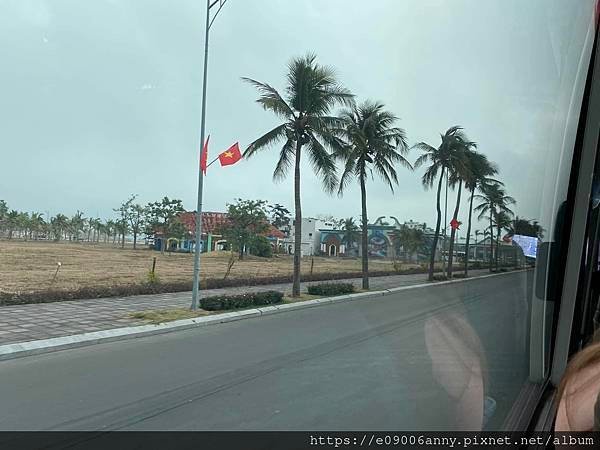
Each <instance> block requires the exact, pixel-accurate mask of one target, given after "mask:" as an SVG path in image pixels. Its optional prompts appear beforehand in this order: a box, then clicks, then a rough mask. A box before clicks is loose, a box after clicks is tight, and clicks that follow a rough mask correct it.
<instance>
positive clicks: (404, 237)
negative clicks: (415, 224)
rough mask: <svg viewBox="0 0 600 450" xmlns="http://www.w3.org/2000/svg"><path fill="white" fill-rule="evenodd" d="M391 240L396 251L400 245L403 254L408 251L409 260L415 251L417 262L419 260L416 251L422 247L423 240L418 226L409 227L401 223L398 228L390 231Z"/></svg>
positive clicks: (423, 237)
mask: <svg viewBox="0 0 600 450" xmlns="http://www.w3.org/2000/svg"><path fill="white" fill-rule="evenodd" d="M392 240H393V241H394V243H395V244H396V251H397V252H398V251H399V249H400V247H401V248H402V249H403V250H404V253H405V254H406V253H408V259H409V261H410V260H412V259H413V258H412V257H413V255H414V254H415V253H416V254H417V263H418V262H419V254H418V252H419V250H420V249H421V248H422V247H423V243H424V242H425V236H424V234H423V230H420V229H418V228H409V227H407V226H406V225H402V226H401V227H400V228H399V229H397V230H394V232H393V233H392ZM405 261H406V258H405Z"/></svg>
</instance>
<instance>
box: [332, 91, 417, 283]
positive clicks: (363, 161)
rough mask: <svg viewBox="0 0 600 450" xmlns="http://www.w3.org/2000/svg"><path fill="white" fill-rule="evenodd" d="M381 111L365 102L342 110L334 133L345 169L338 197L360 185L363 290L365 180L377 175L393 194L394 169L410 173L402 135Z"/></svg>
mask: <svg viewBox="0 0 600 450" xmlns="http://www.w3.org/2000/svg"><path fill="white" fill-rule="evenodd" d="M384 108H385V107H384V105H383V104H381V103H376V102H371V101H366V102H364V103H363V104H361V105H360V106H355V107H353V108H352V109H348V110H345V111H343V112H342V114H341V119H342V125H341V128H339V129H336V130H335V133H336V135H338V136H342V137H343V140H344V146H343V148H342V149H341V150H340V151H338V152H337V153H336V156H338V157H339V158H340V159H341V160H342V162H343V166H344V171H343V173H342V176H341V178H340V185H339V189H338V193H339V194H340V195H341V194H342V193H343V191H344V189H345V188H346V187H347V186H348V184H349V183H350V181H352V180H353V179H356V180H358V183H359V185H360V197H361V228H362V234H361V253H362V287H363V289H368V288H369V251H368V217H367V177H368V175H369V174H371V175H373V173H375V174H377V175H378V176H379V177H380V178H382V179H383V180H384V181H385V183H386V184H387V185H388V186H389V188H390V190H391V191H392V192H393V191H394V186H395V185H397V184H398V175H397V172H396V167H395V166H397V165H401V166H404V167H406V168H408V169H410V170H412V165H411V164H410V163H409V162H408V160H407V159H406V158H405V157H404V155H405V154H406V152H407V151H408V146H407V144H406V135H405V132H404V130H403V129H402V128H398V127H396V126H395V123H396V121H397V120H398V118H397V117H396V116H394V115H393V114H392V113H390V112H388V111H386V110H385V109H384Z"/></svg>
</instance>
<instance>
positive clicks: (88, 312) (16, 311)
mask: <svg viewBox="0 0 600 450" xmlns="http://www.w3.org/2000/svg"><path fill="white" fill-rule="evenodd" d="M487 273H488V271H487V270H473V271H471V275H472V276H477V275H479V274H487ZM426 277H427V275H425V274H416V275H393V276H387V277H375V278H371V288H372V289H387V288H390V287H398V286H409V285H412V284H419V283H424V282H425V280H426ZM340 281H343V282H349V283H353V284H354V285H355V286H357V287H358V286H360V283H361V280H360V279H358V278H353V279H348V280H340ZM320 283H321V282H320ZM309 284H314V283H303V287H304V286H307V285H309ZM270 289H275V290H280V291H284V292H290V293H291V290H292V285H291V283H285V284H274V285H267V286H244V287H238V288H225V289H209V290H206V291H202V295H222V294H225V293H234V294H237V293H244V292H257V291H266V290H270ZM191 302H192V293H191V292H176V293H172V294H155V295H137V296H133V297H113V298H101V299H90V300H75V301H64V302H55V303H43V304H33V305H15V306H0V345H2V344H10V343H13V342H27V341H34V340H37V339H48V338H53V337H60V336H69V335H72V334H80V333H87V332H92V331H100V330H110V329H111V328H120V327H127V326H133V325H141V324H143V323H144V322H141V321H140V320H137V319H133V318H131V317H130V313H132V312H135V311H145V310H150V309H172V308H188V307H189V306H190V304H191Z"/></svg>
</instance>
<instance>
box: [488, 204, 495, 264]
mask: <svg viewBox="0 0 600 450" xmlns="http://www.w3.org/2000/svg"><path fill="white" fill-rule="evenodd" d="M489 261H490V272H491V271H492V270H493V268H492V266H493V265H494V224H493V223H492V207H491V205H490V257H489Z"/></svg>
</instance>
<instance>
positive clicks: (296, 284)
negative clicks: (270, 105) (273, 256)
mask: <svg viewBox="0 0 600 450" xmlns="http://www.w3.org/2000/svg"><path fill="white" fill-rule="evenodd" d="M301 150H302V142H301V141H300V137H298V140H297V141H296V163H295V166H294V208H295V214H296V216H295V219H294V278H293V284H292V297H299V296H300V257H301V252H302V205H301V204H300V152H301Z"/></svg>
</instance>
